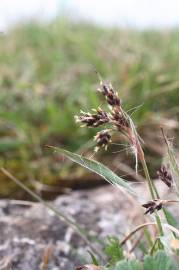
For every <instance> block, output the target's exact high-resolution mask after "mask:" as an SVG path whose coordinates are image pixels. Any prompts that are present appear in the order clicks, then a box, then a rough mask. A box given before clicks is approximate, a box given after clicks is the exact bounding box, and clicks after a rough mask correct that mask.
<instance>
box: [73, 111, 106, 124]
mask: <svg viewBox="0 0 179 270" xmlns="http://www.w3.org/2000/svg"><path fill="white" fill-rule="evenodd" d="M75 119H76V122H80V123H83V124H85V125H86V126H88V127H99V126H101V125H103V124H105V123H108V122H109V117H108V114H107V113H106V112H105V111H103V110H102V109H101V108H98V109H97V110H95V113H94V114H92V113H88V112H87V113H86V112H83V111H81V115H80V116H75Z"/></svg>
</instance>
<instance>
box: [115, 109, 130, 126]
mask: <svg viewBox="0 0 179 270" xmlns="http://www.w3.org/2000/svg"><path fill="white" fill-rule="evenodd" d="M111 120H112V122H113V123H114V125H115V126H116V127H117V129H118V130H120V129H124V128H127V127H129V123H128V121H127V119H126V117H125V116H124V114H123V112H122V111H121V110H119V109H118V108H114V109H113V110H112V113H111Z"/></svg>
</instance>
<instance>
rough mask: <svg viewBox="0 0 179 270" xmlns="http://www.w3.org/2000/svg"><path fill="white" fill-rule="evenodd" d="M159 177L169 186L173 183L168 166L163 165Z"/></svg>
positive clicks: (158, 172) (158, 173)
mask: <svg viewBox="0 0 179 270" xmlns="http://www.w3.org/2000/svg"><path fill="white" fill-rule="evenodd" d="M157 175H158V178H159V179H160V180H161V181H162V182H164V183H165V184H166V185H167V186H168V187H169V188H170V187H171V186H172V184H173V178H172V175H171V173H170V172H169V170H168V169H167V167H166V166H164V165H162V166H161V168H160V170H158V171H157Z"/></svg>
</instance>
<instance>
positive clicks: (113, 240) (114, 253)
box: [105, 237, 124, 265]
mask: <svg viewBox="0 0 179 270" xmlns="http://www.w3.org/2000/svg"><path fill="white" fill-rule="evenodd" d="M105 253H106V255H108V257H110V262H109V264H110V265H114V264H115V263H116V262H118V261H120V260H122V259H124V255H123V250H122V247H121V246H120V244H119V239H118V238H117V237H108V243H107V245H106V247H105Z"/></svg>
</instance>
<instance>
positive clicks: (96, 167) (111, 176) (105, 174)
mask: <svg viewBox="0 0 179 270" xmlns="http://www.w3.org/2000/svg"><path fill="white" fill-rule="evenodd" d="M48 147H50V148H52V149H54V150H55V151H57V152H60V153H62V154H64V155H65V156H66V157H68V158H69V159H70V160H72V161H74V162H75V163H77V164H80V165H81V166H83V167H85V168H87V169H88V170H90V171H92V172H95V173H97V174H98V175H100V176H101V177H102V178H104V179H105V180H106V181H107V182H109V183H110V184H112V185H115V186H118V187H123V188H125V189H126V190H127V191H129V192H131V193H133V194H135V192H134V190H133V189H132V188H131V187H130V185H129V184H128V183H127V182H126V181H125V180H124V179H123V178H121V177H119V176H118V175H117V174H115V173H114V172H113V171H111V170H110V169H109V168H108V167H106V166H105V165H103V164H102V163H100V162H98V161H95V160H92V159H88V158H85V157H83V156H81V155H78V154H75V153H72V152H70V151H67V150H64V149H62V148H58V147H53V146H48Z"/></svg>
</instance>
